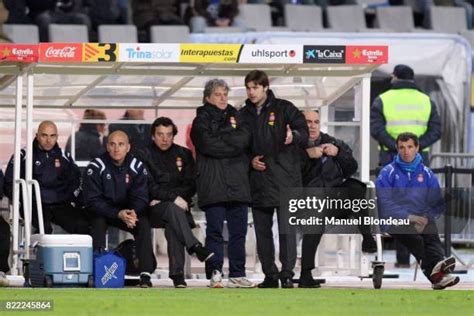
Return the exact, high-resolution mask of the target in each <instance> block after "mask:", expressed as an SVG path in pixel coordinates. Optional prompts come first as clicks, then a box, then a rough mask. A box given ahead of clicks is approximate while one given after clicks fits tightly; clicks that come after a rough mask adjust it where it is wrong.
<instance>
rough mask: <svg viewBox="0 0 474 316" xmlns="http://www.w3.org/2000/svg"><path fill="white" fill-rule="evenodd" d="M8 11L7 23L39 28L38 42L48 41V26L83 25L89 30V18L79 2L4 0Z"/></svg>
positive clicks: (76, 0)
mask: <svg viewBox="0 0 474 316" xmlns="http://www.w3.org/2000/svg"><path fill="white" fill-rule="evenodd" d="M4 3H5V6H6V7H7V9H8V10H9V11H10V16H9V18H8V23H11V24H15V23H17V24H28V23H35V24H37V25H38V27H39V33H40V41H41V42H47V41H48V26H49V24H51V23H56V24H84V25H86V26H87V28H88V29H89V30H90V29H91V21H90V19H89V17H88V16H87V15H86V14H84V13H82V12H81V10H82V4H81V1H80V0H41V1H38V0H4Z"/></svg>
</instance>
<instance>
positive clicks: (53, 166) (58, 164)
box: [5, 139, 81, 205]
mask: <svg viewBox="0 0 474 316" xmlns="http://www.w3.org/2000/svg"><path fill="white" fill-rule="evenodd" d="M20 155H21V157H20V161H21V171H20V177H21V178H23V179H24V178H25V162H26V152H25V150H24V149H22V150H21V152H20ZM13 165H14V159H13V156H12V157H11V159H10V162H9V163H8V167H7V170H6V171H5V194H6V196H8V197H9V198H10V199H12V197H13ZM33 179H36V180H38V182H39V185H40V188H41V201H42V203H43V205H63V204H70V203H71V202H77V197H78V195H79V193H80V184H81V172H80V171H79V168H78V167H77V165H76V164H75V162H74V160H73V159H72V157H71V155H70V154H69V153H65V152H63V151H62V150H61V148H60V147H59V145H58V144H56V145H55V146H54V147H53V149H51V150H50V151H44V150H42V149H41V148H40V147H39V144H38V142H37V141H36V139H35V140H34V141H33Z"/></svg>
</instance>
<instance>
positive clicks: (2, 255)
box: [0, 169, 10, 286]
mask: <svg viewBox="0 0 474 316" xmlns="http://www.w3.org/2000/svg"><path fill="white" fill-rule="evenodd" d="M3 180H4V179H3V171H2V169H0V202H1V200H2V198H3ZM9 253H10V225H8V223H7V222H6V221H5V220H4V219H3V217H2V216H0V286H7V285H8V280H7V279H6V277H5V273H6V272H8V271H9V270H10V267H9V265H8V255H9Z"/></svg>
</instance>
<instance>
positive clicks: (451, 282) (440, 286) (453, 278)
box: [431, 274, 459, 290]
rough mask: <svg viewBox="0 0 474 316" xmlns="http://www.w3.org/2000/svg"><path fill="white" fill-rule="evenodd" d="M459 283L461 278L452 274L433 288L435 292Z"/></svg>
mask: <svg viewBox="0 0 474 316" xmlns="http://www.w3.org/2000/svg"><path fill="white" fill-rule="evenodd" d="M458 283H459V277H457V276H453V275H451V274H445V275H444V276H443V278H442V279H441V281H439V282H438V283H433V284H432V285H431V287H432V288H433V290H444V289H445V288H447V287H450V286H454V285H456V284H458Z"/></svg>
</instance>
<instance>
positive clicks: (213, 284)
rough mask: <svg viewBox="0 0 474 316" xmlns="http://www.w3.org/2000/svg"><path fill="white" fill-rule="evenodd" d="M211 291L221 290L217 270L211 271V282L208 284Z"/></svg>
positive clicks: (220, 281) (219, 276) (221, 286)
mask: <svg viewBox="0 0 474 316" xmlns="http://www.w3.org/2000/svg"><path fill="white" fill-rule="evenodd" d="M209 287H210V288H211V289H222V288H223V287H224V286H223V285H222V274H221V272H220V271H219V270H214V271H212V276H211V282H210V283H209Z"/></svg>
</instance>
